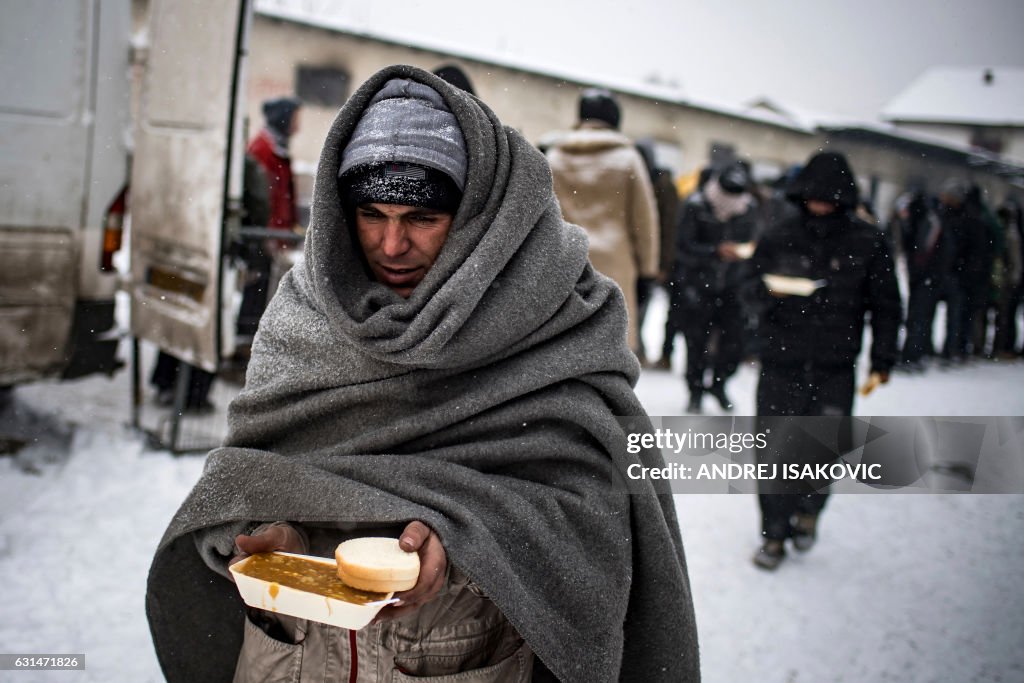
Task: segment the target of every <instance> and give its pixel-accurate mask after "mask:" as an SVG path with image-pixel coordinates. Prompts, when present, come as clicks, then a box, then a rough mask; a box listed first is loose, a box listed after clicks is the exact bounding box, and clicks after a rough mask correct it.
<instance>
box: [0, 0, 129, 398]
mask: <svg viewBox="0 0 1024 683" xmlns="http://www.w3.org/2000/svg"><path fill="white" fill-rule="evenodd" d="M129 17H130V6H129V4H128V2H127V1H126V0H114V2H104V3H103V4H102V5H101V3H100V2H99V1H98V0H72V1H65V0H38V1H34V2H18V3H13V2H8V3H5V4H4V11H3V14H2V19H0V83H3V88H0V386H5V385H13V384H18V383H21V382H26V381H30V380H34V379H38V378H40V377H45V376H49V375H57V374H60V373H61V372H63V371H65V370H66V369H67V366H68V364H69V363H70V362H71V356H72V355H74V353H75V349H74V348H73V346H74V344H73V343H72V340H71V339H70V337H71V328H72V320H73V318H74V315H75V311H76V305H77V306H78V308H80V309H82V306H84V305H89V306H93V307H94V308H96V307H102V308H103V310H104V311H105V312H106V313H109V315H106V316H103V317H104V320H103V321H101V322H103V325H102V327H101V325H100V324H99V322H97V321H94V322H92V323H91V324H90V325H89V327H91V328H99V329H96V330H95V332H96V333H102V332H105V330H106V329H107V328H109V327H110V326H111V325H112V324H113V315H112V314H113V293H114V287H115V276H114V275H113V274H101V273H100V272H99V267H98V265H99V264H98V259H99V247H98V245H99V243H100V241H101V238H102V217H103V215H104V213H105V211H106V208H107V205H108V204H109V202H110V201H111V200H112V199H113V198H115V197H117V196H118V194H119V193H120V191H121V190H122V189H123V187H124V184H125V182H126V180H127V178H126V175H127V140H126V135H125V134H126V132H127V130H126V126H125V122H126V121H127V119H128V109H129V83H128V74H127V64H128V41H129V31H130V26H129ZM90 267H91V270H88V269H89V268H90ZM86 300H88V301H86ZM82 310H83V311H84V310H85V309H82ZM90 310H92V309H90ZM80 312H81V311H80ZM90 331H92V330H90ZM106 366H110V362H109V360H108V361H107V362H106Z"/></svg>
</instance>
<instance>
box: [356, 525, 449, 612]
mask: <svg viewBox="0 0 1024 683" xmlns="http://www.w3.org/2000/svg"><path fill="white" fill-rule="evenodd" d="M398 545H399V546H400V547H401V548H402V550H404V551H406V552H416V553H418V554H419V556H420V578H419V580H418V581H417V582H416V585H415V586H413V587H412V588H411V589H409V590H407V591H402V592H400V593H395V597H396V598H398V599H399V600H400V601H401V602H399V603H397V604H395V605H393V606H390V607H385V608H384V609H382V610H381V611H380V613H379V614H378V615H377V618H376V619H375V620H374V621H375V622H378V621H385V620H388V619H397V618H399V617H402V616H405V615H406V614H408V613H409V612H412V611H413V610H415V609H416V608H418V607H419V606H420V605H423V604H425V603H427V602H430V601H431V600H433V599H434V598H435V597H437V594H438V593H439V592H440V591H441V588H443V587H444V580H445V575H446V574H447V570H448V554H447V553H446V552H445V550H444V546H443V545H441V539H440V538H438V536H437V534H435V533H434V532H433V531H432V530H431V529H430V527H428V526H427V525H426V524H424V523H423V522H409V524H408V525H406V527H405V529H404V530H403V531H402V534H401V536H399V537H398Z"/></svg>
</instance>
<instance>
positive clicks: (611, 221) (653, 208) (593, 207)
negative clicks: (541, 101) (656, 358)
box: [545, 88, 659, 353]
mask: <svg viewBox="0 0 1024 683" xmlns="http://www.w3.org/2000/svg"><path fill="white" fill-rule="evenodd" d="M620 120H621V111H620V109H619V105H618V102H616V101H615V98H614V97H612V95H611V93H610V92H608V91H607V90H602V89H599V88H588V89H586V90H584V91H583V93H582V94H581V95H580V99H579V123H578V124H577V125H576V128H575V129H574V130H573V131H570V132H568V133H565V134H563V135H559V136H557V137H554V138H552V141H551V144H550V146H548V145H545V146H546V147H547V152H546V153H547V157H548V163H549V164H550V165H551V172H552V174H553V175H554V183H555V195H556V196H557V197H558V203H559V205H560V206H561V207H562V215H563V216H564V218H565V220H567V221H569V222H570V223H575V224H576V225H579V226H580V227H582V228H583V229H584V230H586V232H587V237H588V239H589V240H590V262H591V263H593V264H594V268H596V269H597V271H598V272H599V273H603V274H604V275H607V276H608V277H610V278H611V279H612V280H614V281H615V283H616V284H617V285H618V286H619V288H620V289H621V290H622V294H623V295H624V296H625V298H626V306H627V308H628V311H629V337H628V343H629V347H630V348H631V349H633V351H634V352H635V353H639V351H640V344H639V339H640V337H639V335H640V329H639V324H638V321H639V315H638V308H637V290H636V283H637V280H638V279H645V280H653V279H654V278H656V277H657V276H658V256H659V254H658V241H659V228H658V210H657V204H656V202H655V197H654V188H653V187H652V185H651V180H650V176H649V174H648V173H647V167H646V165H645V164H644V160H643V158H642V157H641V156H640V152H638V151H637V150H636V148H635V147H634V144H633V141H632V140H630V139H629V138H628V137H626V136H625V135H623V134H622V133H620V132H619V123H620Z"/></svg>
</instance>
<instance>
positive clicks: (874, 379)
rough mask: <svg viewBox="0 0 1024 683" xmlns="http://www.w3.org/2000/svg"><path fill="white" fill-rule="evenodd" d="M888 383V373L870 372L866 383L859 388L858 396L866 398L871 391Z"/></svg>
mask: <svg viewBox="0 0 1024 683" xmlns="http://www.w3.org/2000/svg"><path fill="white" fill-rule="evenodd" d="M888 383H889V373H888V372H872V373H871V374H870V375H868V381H867V382H865V383H864V386H862V387H861V388H860V395H861V396H867V395H868V394H870V393H871V392H872V391H874V390H875V389H877V388H878V387H880V386H882V385H883V384H888Z"/></svg>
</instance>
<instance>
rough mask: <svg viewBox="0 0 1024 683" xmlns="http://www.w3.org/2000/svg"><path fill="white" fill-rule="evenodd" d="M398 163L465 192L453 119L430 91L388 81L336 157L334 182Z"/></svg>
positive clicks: (461, 146) (463, 161)
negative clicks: (358, 170) (428, 170)
mask: <svg viewBox="0 0 1024 683" xmlns="http://www.w3.org/2000/svg"><path fill="white" fill-rule="evenodd" d="M393 162H404V163H407V164H415V165H417V166H424V167H427V168H432V169H435V170H437V171H441V172H442V173H444V174H445V175H447V176H448V177H449V178H451V179H452V181H453V182H454V183H455V185H456V186H457V187H458V189H459V191H460V192H461V191H462V190H463V189H464V188H465V186H466V166H467V158H466V141H465V138H463V136H462V130H461V129H460V128H459V124H458V121H457V120H456V119H455V115H454V114H452V112H451V111H450V110H449V109H448V107H447V106H445V103H444V100H443V99H442V98H441V95H440V94H438V92H437V91H436V90H434V89H433V88H431V87H430V86H427V85H423V84H422V83H417V82H415V81H410V80H408V79H404V78H393V79H391V80H390V81H388V82H387V83H385V84H384V87H383V88H381V89H380V91H379V92H378V93H377V94H376V95H374V97H373V99H371V100H370V104H369V106H367V108H366V110H365V111H364V112H363V117H362V118H361V119H360V120H359V123H357V124H356V128H355V130H354V131H353V132H352V137H351V139H349V141H348V145H347V146H346V147H345V149H344V151H343V152H342V161H341V168H340V169H339V170H338V175H339V176H345V175H346V174H347V173H348V172H349V171H350V170H352V169H355V168H359V167H371V166H379V165H381V164H386V163H393Z"/></svg>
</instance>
